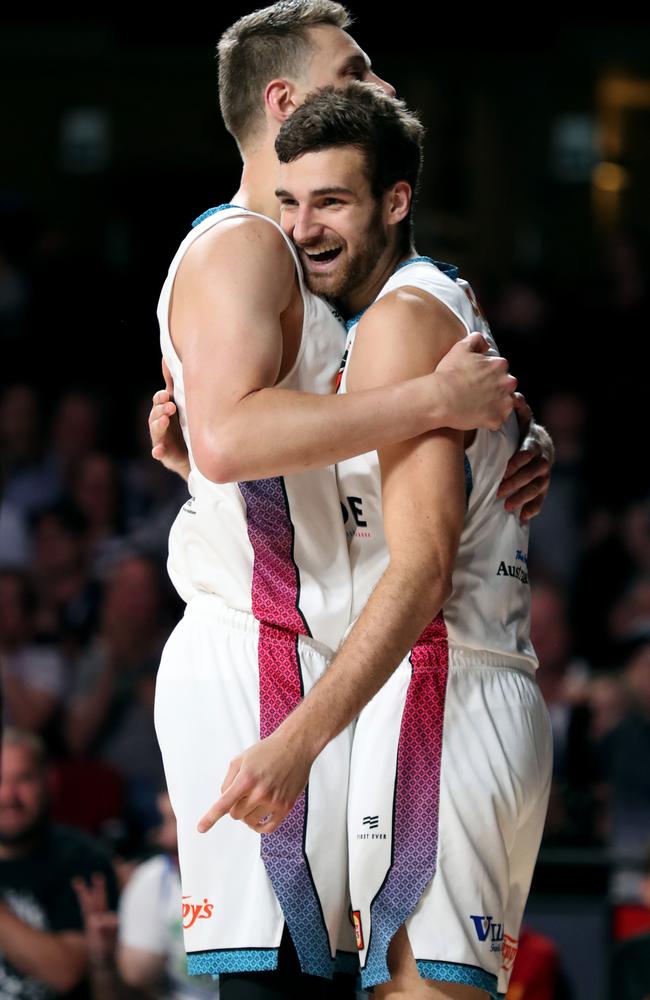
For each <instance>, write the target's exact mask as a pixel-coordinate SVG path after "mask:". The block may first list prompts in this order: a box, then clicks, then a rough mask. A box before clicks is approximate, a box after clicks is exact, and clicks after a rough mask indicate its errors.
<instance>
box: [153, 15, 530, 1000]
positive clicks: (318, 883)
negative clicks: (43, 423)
mask: <svg viewBox="0 0 650 1000" xmlns="http://www.w3.org/2000/svg"><path fill="white" fill-rule="evenodd" d="M346 24H347V21H346V15H345V12H344V11H343V9H342V8H341V7H339V5H337V4H333V3H329V2H326V0H318V2H316V0H314V2H309V3H302V4H291V5H287V4H278V5H276V6H275V7H273V8H268V9H267V10H265V11H261V12H256V13H255V14H253V15H249V16H248V17H247V18H243V19H242V20H241V21H240V22H238V23H237V24H236V25H235V26H233V28H232V29H229V31H228V32H226V34H225V36H224V37H223V39H222V41H221V43H220V88H221V101H222V110H223V112H224V117H225V120H226V122H227V124H228V126H229V128H230V129H231V131H232V132H233V134H234V135H235V136H236V138H237V139H238V142H239V145H240V148H241V150H242V154H243V157H244V174H243V178H242V184H241V187H240V189H239V191H238V193H237V195H236V196H235V198H234V199H233V203H232V204H229V205H227V206H219V208H218V209H214V210H210V211H209V212H206V213H204V215H203V216H201V217H199V219H197V220H196V223H195V225H194V228H193V230H192V232H191V233H190V234H188V236H187V237H186V238H185V240H184V241H183V242H182V244H181V246H180V248H179V250H178V252H177V254H176V256H175V258H174V260H173V261H172V265H171V267H170V271H169V275H168V278H167V280H166V282H165V285H164V287H163V291H162V293H161V298H160V304H159V310H158V315H159V320H160V326H161V341H162V345H163V355H164V357H165V359H166V361H167V363H168V365H169V368H170V370H171V373H172V376H173V379H174V387H175V397H176V403H177V405H178V409H179V415H180V422H181V427H182V429H183V434H184V438H185V441H186V443H187V445H188V451H189V464H190V491H191V493H192V499H191V500H190V501H189V502H188V503H187V504H186V505H185V507H184V508H183V510H182V511H181V513H180V514H179V517H178V519H177V521H176V523H175V525H174V528H173V530H172V534H171V537H170V560H169V568H170V575H171V576H172V579H173V581H174V583H175V585H176V586H177V589H178V590H179V593H180V594H181V596H183V598H184V599H185V600H186V601H187V602H188V607H187V611H186V615H185V617H184V619H183V621H182V622H181V623H180V624H179V626H178V627H177V629H176V630H175V631H174V633H173V634H172V636H171V637H170V640H169V642H168V644H167V646H166V649H165V652H164V655H163V659H162V663H161V668H160V672H159V678H158V684H157V691H156V708H155V715H156V727H157V731H158V736H159V740H160V743H161V749H162V753H163V759H164V763H165V770H166V775H167V780H168V786H169V791H170V797H171V800H172V803H173V806H174V810H175V813H176V816H177V820H178V833H179V855H180V864H181V875H182V882H183V893H184V910H185V909H186V910H187V920H186V921H185V944H186V950H187V952H188V955H189V966H190V971H195V972H212V973H228V972H239V971H244V972H247V971H256V970H257V971H264V970H270V969H274V968H275V966H276V964H277V962H278V949H279V944H280V939H281V936H282V930H283V925H284V922H285V920H286V923H287V924H288V926H289V929H290V931H291V936H292V938H293V941H294V943H295V945H296V949H297V952H298V956H299V959H300V963H301V966H302V968H303V970H305V971H306V972H308V973H312V974H315V975H321V976H327V975H330V974H331V972H332V968H333V962H332V956H333V952H334V950H335V944H336V940H337V936H338V930H339V927H340V925H341V923H342V922H343V921H344V919H345V913H344V909H345V906H344V881H345V855H346V845H345V823H344V811H345V803H344V796H342V795H341V788H345V787H346V784H347V766H348V759H349V739H350V736H349V733H343V734H341V737H340V738H339V739H338V740H336V739H335V740H333V741H332V742H331V743H330V744H329V746H328V748H327V749H326V751H325V752H324V754H323V755H322V756H321V759H319V761H318V762H317V763H316V764H315V765H314V767H313V768H312V773H311V777H310V786H309V797H307V796H306V795H304V796H302V797H301V798H300V801H299V803H298V805H297V806H296V808H295V809H294V810H293V812H292V816H291V817H290V819H289V821H288V822H287V823H285V824H283V828H282V830H281V831H277V833H272V834H270V835H269V836H267V837H265V838H264V840H263V843H262V851H261V857H260V849H259V839H258V838H257V836H256V835H255V834H252V833H250V832H249V831H247V830H245V829H244V828H243V827H242V825H240V824H236V823H232V822H230V821H226V822H225V823H224V824H220V827H219V829H218V830H216V831H214V833H213V834H211V835H210V836H209V837H202V836H200V834H198V832H197V830H196V821H197V819H198V817H199V816H200V815H201V813H202V812H203V811H204V810H205V807H206V806H207V805H209V803H210V801H212V800H213V797H214V789H215V788H218V787H219V783H220V781H221V779H222V777H223V773H224V771H225V767H226V765H227V762H228V760H230V759H231V758H232V757H233V756H234V755H235V754H236V753H238V752H239V751H240V750H241V748H242V747H243V746H246V745H247V743H249V742H250V741H251V739H252V738H256V737H257V735H258V734H259V733H260V732H261V733H262V735H264V736H266V735H269V736H270V734H271V733H272V732H273V731H274V730H275V729H276V728H277V726H278V725H279V724H280V722H281V721H282V720H283V719H284V718H285V716H286V715H287V714H288V713H289V712H290V711H291V710H292V709H293V708H294V707H295V706H296V705H297V704H298V703H299V701H300V699H301V697H302V695H303V694H304V692H305V691H307V690H309V688H310V687H311V686H312V685H313V683H314V682H315V680H316V679H317V678H318V677H319V676H320V675H321V674H322V672H323V669H324V666H325V664H326V662H327V659H328V657H329V656H330V655H331V652H332V650H333V649H335V648H336V647H337V646H338V644H339V642H340V640H341V637H342V635H343V632H344V631H345V628H346V627H347V624H348V621H349V613H350V604H351V580H350V571H349V562H348V555H347V546H346V540H345V533H344V529H343V526H342V524H341V518H340V506H339V500H338V492H337V488H336V481H335V475H334V471H333V469H332V468H327V467H323V466H324V465H325V463H327V462H331V461H333V460H335V459H337V458H343V457H345V456H348V455H350V454H354V453H360V452H363V451H364V450H366V449H367V448H369V447H373V446H376V445H381V444H384V443H391V442H394V441H395V440H396V439H398V438H401V437H404V436H414V435H416V434H418V433H421V432H422V431H425V430H428V429H430V428H433V427H439V426H449V425H451V426H460V427H468V426H473V425H474V424H475V423H479V424H481V425H483V424H485V425H486V426H492V427H494V426H496V425H498V424H499V423H500V422H501V420H502V419H503V417H504V416H505V415H507V413H508V412H509V411H510V410H511V409H512V396H511V394H512V389H513V382H514V380H512V379H510V377H509V376H507V374H506V366H505V364H504V363H503V362H502V361H500V360H488V359H485V358H483V357H482V356H481V354H480V353H479V352H478V351H477V347H478V346H479V345H477V342H476V338H470V341H469V343H463V344H460V345H458V346H457V347H455V348H453V350H452V351H451V352H450V355H449V357H447V358H445V359H444V360H443V362H442V364H441V365H440V366H439V367H438V371H437V372H436V373H435V374H433V375H426V376H424V377H422V378H418V379H415V380H411V381H410V382H406V383H404V384H403V385H399V386H395V387H390V388H388V389H382V390H380V391H375V390H371V391H369V392H367V393H362V394H358V395H355V396H354V397H352V396H350V397H340V398H336V397H334V396H330V395H328V394H327V393H328V391H329V389H330V388H331V383H332V381H333V378H334V375H335V372H336V368H337V367H338V361H339V358H340V352H341V348H342V343H343V338H342V334H341V328H340V326H339V324H338V321H337V320H336V318H335V317H334V315H333V313H332V312H331V310H330V308H329V307H328V306H327V305H326V304H325V303H324V301H323V300H321V299H318V298H316V297H314V296H312V295H311V294H309V293H308V292H307V291H306V289H305V287H304V284H303V279H302V274H301V271H300V267H299V263H298V260H297V258H296V256H295V251H293V250H292V249H291V246H290V243H289V242H288V241H287V239H286V238H285V236H284V235H283V234H282V232H281V231H280V229H279V228H278V226H277V225H276V224H274V223H273V222H272V221H270V220H269V218H268V215H269V214H270V213H271V211H272V207H271V206H272V198H273V189H274V186H275V184H274V170H275V167H274V164H275V154H274V151H273V140H274V138H275V135H276V133H277V129H278V127H279V125H280V124H281V122H282V121H284V120H285V119H286V118H287V117H288V116H289V115H290V114H291V113H292V111H293V110H294V108H295V107H296V106H297V105H298V104H299V103H300V102H301V101H302V100H303V99H304V96H305V94H306V93H307V92H308V91H309V90H312V89H313V88H314V87H315V86H317V85H318V84H319V83H322V82H328V81H331V80H334V81H335V82H336V83H337V85H340V84H342V83H343V82H345V81H346V80H348V79H349V78H350V77H355V76H356V77H361V78H363V79H364V80H368V81H369V82H373V81H375V80H376V79H377V78H376V77H375V76H374V74H372V73H371V71H370V68H369V64H368V61H367V58H366V57H365V56H364V54H363V53H362V52H361V50H360V49H359V48H358V46H356V44H355V43H354V42H353V41H352V39H351V38H350V36H349V35H347V33H346V32H345V31H344V30H343V28H344V27H345V25H346ZM242 81H244V82H245V84H246V85H245V86H243V85H242ZM386 89H387V90H391V88H389V87H388V85H386ZM215 317H216V319H215ZM479 339H480V338H479ZM315 393H316V395H315ZM298 472H299V473H301V475H293V476H291V475H286V476H282V477H281V476H280V474H281V473H298ZM261 477H264V478H263V479H262V478H261ZM258 692H259V695H260V697H258ZM253 820H254V822H253ZM250 822H251V824H252V825H254V826H255V828H256V831H257V832H259V831H260V830H261V829H263V828H264V826H265V824H266V823H267V822H268V817H267V815H266V814H265V813H264V812H260V813H259V814H258V815H257V816H256V817H253V818H251V819H250ZM325 845H326V846H327V851H325V849H324V848H325ZM224 986H225V983H224ZM225 996H226V992H225V990H224V998H225Z"/></svg>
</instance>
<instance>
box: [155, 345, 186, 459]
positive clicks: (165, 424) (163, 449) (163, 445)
mask: <svg viewBox="0 0 650 1000" xmlns="http://www.w3.org/2000/svg"><path fill="white" fill-rule="evenodd" d="M162 372H163V378H164V380H165V388H164V389H159V390H158V392H155V393H154V395H153V405H152V407H151V411H150V413H149V436H150V438H151V445H152V448H151V454H152V456H153V458H155V459H156V460H157V461H159V462H162V464H163V465H164V466H165V468H166V469H169V470H170V471H171V472H176V473H178V475H179V476H181V477H182V478H183V479H187V477H188V476H189V474H190V462H189V457H188V454H187V447H186V445H185V441H184V439H183V433H182V431H181V425H180V423H179V420H178V413H177V410H176V404H175V403H174V400H173V395H174V382H173V380H172V376H171V372H170V371H169V368H168V367H167V365H166V364H165V359H164V358H163V360H162Z"/></svg>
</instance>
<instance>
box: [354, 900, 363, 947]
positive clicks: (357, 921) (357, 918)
mask: <svg viewBox="0 0 650 1000" xmlns="http://www.w3.org/2000/svg"><path fill="white" fill-rule="evenodd" d="M352 924H353V926H354V936H355V938H356V939H357V948H358V949H359V951H363V927H362V926H361V911H360V910H352Z"/></svg>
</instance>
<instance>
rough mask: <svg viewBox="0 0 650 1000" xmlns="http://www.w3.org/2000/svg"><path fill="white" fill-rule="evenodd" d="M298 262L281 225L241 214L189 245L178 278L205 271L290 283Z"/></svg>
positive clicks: (190, 277) (280, 284)
mask: <svg viewBox="0 0 650 1000" xmlns="http://www.w3.org/2000/svg"><path fill="white" fill-rule="evenodd" d="M295 269H296V265H295V262H294V259H293V257H292V255H291V251H290V250H289V247H288V245H287V242H286V240H285V238H284V236H283V235H282V233H281V232H280V231H279V229H278V228H277V227H276V226H274V225H272V224H271V222H267V221H266V220H265V219H262V218H260V217H259V216H252V215H249V216H239V217H238V218H234V219H226V220H224V221H223V222H220V223H219V225H216V226H212V228H211V229H209V230H208V231H207V232H206V233H204V234H203V235H201V236H200V237H199V238H198V239H196V240H194V242H193V243H192V244H191V245H190V246H189V247H188V249H187V252H186V253H185V254H184V255H183V259H182V260H181V262H180V265H179V268H178V274H177V279H178V280H180V281H181V282H182V281H194V280H195V279H201V278H203V277H204V276H205V275H206V272H207V273H209V274H210V275H211V276H214V275H215V274H223V275H224V277H226V276H227V277H228V279H231V278H232V277H233V275H237V277H238V280H239V281H241V280H246V281H250V280H254V281H256V282H259V283H261V284H263V283H265V282H266V281H270V282H272V283H274V284H275V285H276V287H283V286H284V285H285V283H287V284H288V283H290V284H289V287H292V285H293V282H292V280H291V279H292V278H293V276H294V274H295Z"/></svg>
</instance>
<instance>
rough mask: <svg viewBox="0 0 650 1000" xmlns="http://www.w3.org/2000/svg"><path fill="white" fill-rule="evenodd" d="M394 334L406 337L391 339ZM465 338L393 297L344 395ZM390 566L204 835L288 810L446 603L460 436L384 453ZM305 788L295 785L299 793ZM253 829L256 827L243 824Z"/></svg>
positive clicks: (430, 361) (432, 307)
mask: <svg viewBox="0 0 650 1000" xmlns="http://www.w3.org/2000/svg"><path fill="white" fill-rule="evenodd" d="M393 320H395V321H398V322H399V327H398V328H399V329H400V330H401V331H402V335H401V337H400V338H399V339H398V338H395V337H394V336H392V335H391V333H390V332H389V331H390V330H391V329H395V326H393V325H392V322H393ZM463 335H464V329H463V328H462V327H461V325H460V323H459V322H458V320H457V319H456V318H455V317H454V316H453V315H452V314H451V313H450V312H449V311H448V310H447V309H446V308H445V307H444V306H442V305H441V304H440V303H438V302H437V300H435V299H433V298H431V297H430V296H426V293H415V292H411V291H409V290H406V289H404V290H400V291H399V292H398V293H396V294H395V295H393V296H391V297H390V298H389V297H386V298H385V299H383V300H382V301H381V302H380V303H378V304H377V305H376V306H374V307H373V308H372V309H371V310H369V312H368V313H367V314H366V316H365V317H364V319H363V321H362V324H360V327H359V331H358V334H357V342H356V344H355V348H354V355H353V361H352V365H351V368H350V372H349V377H350V387H351V388H353V389H355V390H356V389H357V387H358V386H377V385H383V384H388V383H390V382H392V381H394V380H396V379H399V378H405V377H409V376H410V375H412V374H417V373H419V372H420V371H423V370H424V371H427V370H430V368H431V367H434V366H435V365H436V363H437V362H438V360H439V359H440V357H442V356H443V354H444V353H445V352H446V351H447V350H448V349H449V347H450V346H451V344H453V343H454V342H455V340H457V339H458V338H459V337H462V336H463ZM379 458H380V463H381V472H382V505H383V515H384V526H385V532H386V539H387V543H388V548H389V554H390V561H389V564H388V567H387V569H386V570H385V572H384V574H383V576H382V577H381V579H380V580H379V582H378V584H377V586H376V588H375V590H374V591H373V593H372V595H371V597H370V599H369V600H368V603H367V604H366V607H365V608H364V610H363V612H362V614H361V615H360V617H359V619H358V621H357V622H356V624H355V626H354V628H353V629H352V631H351V632H350V635H349V636H348V638H347V639H346V641H345V642H344V644H343V646H342V647H341V649H340V650H339V652H338V654H337V655H336V657H335V658H334V660H333V662H332V664H331V666H330V667H329V669H328V670H327V671H326V672H325V674H324V675H323V677H322V678H321V679H320V680H319V681H318V683H317V684H316V685H315V686H314V688H313V689H312V691H311V692H310V693H309V694H308V695H307V697H306V698H305V699H304V701H303V702H302V703H301V705H300V706H299V707H298V708H297V709H296V710H295V712H293V713H292V715H290V716H289V717H288V718H287V719H286V720H285V722H284V723H283V724H282V725H281V726H280V727H279V728H278V729H277V730H276V732H275V733H274V734H273V735H272V736H271V737H269V738H268V739H267V740H265V741H262V742H261V743H259V744H257V745H256V746H255V747H252V748H251V749H250V750H249V751H246V753H245V754H243V755H242V756H241V757H240V758H237V760H236V761H234V762H233V764H232V765H231V769H230V771H229V774H228V775H227V777H226V781H225V782H224V790H225V793H224V795H222V798H221V800H220V802H218V803H217V804H216V806H215V807H214V810H211V811H210V812H209V813H208V814H206V817H205V818H204V821H202V825H201V827H200V829H207V828H208V827H209V825H211V824H212V822H214V821H216V819H218V818H220V816H222V815H224V814H225V813H226V812H230V815H231V816H232V817H233V818H235V819H245V820H246V818H247V817H255V816H259V815H260V814H261V813H262V812H268V813H271V814H272V815H273V821H272V822H270V823H268V824H265V826H264V831H265V832H272V830H273V829H275V828H276V827H277V826H278V825H279V823H280V822H281V821H282V819H283V818H284V817H285V816H286V815H287V813H288V811H289V810H290V809H291V807H292V806H293V802H294V801H295V799H296V797H297V795H298V794H299V793H300V791H302V787H304V782H306V780H307V777H308V773H309V768H310V766H311V763H312V762H313V760H314V759H315V757H316V756H317V754H318V753H319V752H320V751H321V750H322V749H323V747H324V746H325V745H326V744H327V743H328V742H329V741H330V740H331V739H333V738H334V736H336V735H337V734H338V733H339V732H340V731H341V730H342V729H343V728H344V727H345V726H346V725H347V724H348V723H349V722H351V721H352V720H353V719H354V718H355V716H356V715H357V714H358V713H359V711H360V710H361V709H362V708H363V706H364V705H366V704H367V703H368V701H369V700H370V698H372V696H373V695H374V694H375V693H376V692H377V691H378V690H379V688H380V687H381V686H382V685H383V683H384V682H385V681H386V680H387V678H388V677H389V676H390V675H391V674H392V672H393V671H394V670H395V668H396V667H397V665H398V664H399V663H400V662H401V660H402V659H403V658H404V656H405V655H406V654H407V652H408V651H409V649H410V648H411V647H412V646H413V645H414V643H415V642H416V640H417V639H418V638H419V636H420V635H421V633H422V631H423V629H424V628H425V626H426V625H427V624H429V623H430V622H431V621H432V620H433V618H434V617H435V616H436V615H437V613H438V611H439V610H440V608H441V606H442V605H443V604H444V602H445V600H446V599H447V597H448V596H449V593H450V589H451V574H452V568H453V564H454V560H455V556H456V552H457V548H458V542H459V538H460V533H461V530H462V525H463V518H464V513H465V480H464V469H463V435H462V433H461V432H458V431H451V430H441V431H435V432H428V433H426V434H423V435H420V436H419V437H418V438H416V439H415V440H413V441H408V442H405V443H400V444H394V445H389V446H386V447H384V448H382V449H381V450H380V452H379ZM301 783H302V784H301ZM249 824H250V825H254V821H253V820H249Z"/></svg>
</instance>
